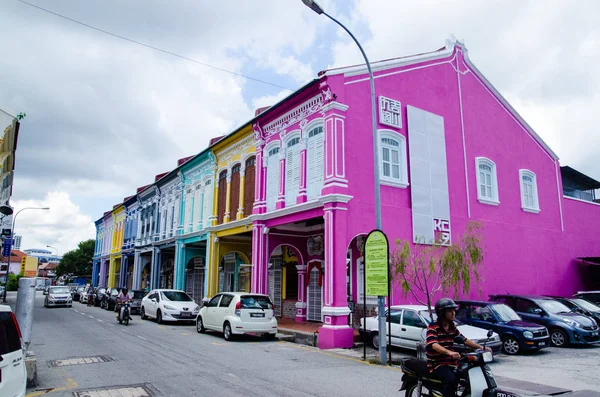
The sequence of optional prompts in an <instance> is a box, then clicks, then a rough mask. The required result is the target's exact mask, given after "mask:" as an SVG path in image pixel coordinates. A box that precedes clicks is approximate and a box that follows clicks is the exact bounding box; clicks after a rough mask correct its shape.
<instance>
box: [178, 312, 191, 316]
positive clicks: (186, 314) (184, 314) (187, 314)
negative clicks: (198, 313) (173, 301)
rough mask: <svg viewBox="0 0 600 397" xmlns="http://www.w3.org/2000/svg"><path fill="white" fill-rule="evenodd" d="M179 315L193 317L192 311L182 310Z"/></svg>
mask: <svg viewBox="0 0 600 397" xmlns="http://www.w3.org/2000/svg"><path fill="white" fill-rule="evenodd" d="M179 315H180V316H181V317H192V313H190V312H180V313H179Z"/></svg>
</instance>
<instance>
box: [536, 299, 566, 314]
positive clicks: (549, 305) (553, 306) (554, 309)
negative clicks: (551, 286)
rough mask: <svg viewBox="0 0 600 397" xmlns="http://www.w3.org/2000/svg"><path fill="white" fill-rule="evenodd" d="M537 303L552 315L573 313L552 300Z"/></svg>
mask: <svg viewBox="0 0 600 397" xmlns="http://www.w3.org/2000/svg"><path fill="white" fill-rule="evenodd" d="M536 303H537V304H538V305H540V306H541V307H542V308H543V309H544V310H546V311H547V312H549V313H552V314H558V313H569V312H570V311H571V309H569V308H568V307H567V306H565V305H564V304H563V303H560V302H559V301H555V300H551V299H540V300H537V301H536Z"/></svg>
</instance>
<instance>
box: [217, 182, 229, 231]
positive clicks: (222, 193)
mask: <svg viewBox="0 0 600 397" xmlns="http://www.w3.org/2000/svg"><path fill="white" fill-rule="evenodd" d="M226 202H227V171H223V172H222V173H221V174H220V175H219V198H218V201H217V217H218V218H217V219H218V220H217V223H223V218H224V217H225V205H226Z"/></svg>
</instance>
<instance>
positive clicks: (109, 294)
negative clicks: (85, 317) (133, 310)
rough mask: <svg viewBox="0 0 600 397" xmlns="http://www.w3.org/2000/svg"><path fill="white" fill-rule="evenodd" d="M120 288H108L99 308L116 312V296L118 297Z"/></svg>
mask: <svg viewBox="0 0 600 397" xmlns="http://www.w3.org/2000/svg"><path fill="white" fill-rule="evenodd" d="M119 291H120V288H109V289H107V290H106V294H105V295H104V298H103V299H102V304H101V305H100V307H102V308H104V309H106V310H113V311H116V310H117V296H119Z"/></svg>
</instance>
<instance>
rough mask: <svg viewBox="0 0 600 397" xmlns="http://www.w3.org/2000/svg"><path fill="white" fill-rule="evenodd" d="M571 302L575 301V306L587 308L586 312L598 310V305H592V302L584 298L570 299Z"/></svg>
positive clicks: (599, 308) (599, 309) (599, 310)
mask: <svg viewBox="0 0 600 397" xmlns="http://www.w3.org/2000/svg"><path fill="white" fill-rule="evenodd" d="M572 301H573V303H575V304H576V305H577V306H579V307H581V308H582V309H584V310H587V311H588V312H596V313H597V312H600V307H598V306H596V305H594V304H593V303H590V302H588V301H586V300H585V299H579V298H577V299H572Z"/></svg>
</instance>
